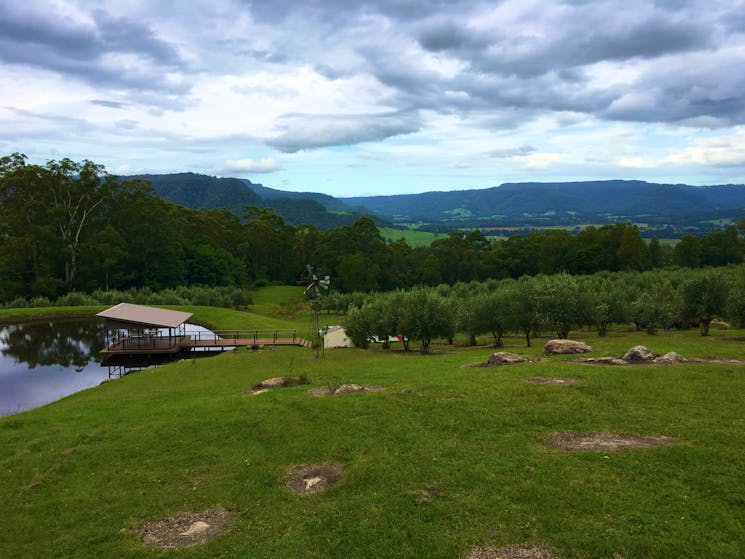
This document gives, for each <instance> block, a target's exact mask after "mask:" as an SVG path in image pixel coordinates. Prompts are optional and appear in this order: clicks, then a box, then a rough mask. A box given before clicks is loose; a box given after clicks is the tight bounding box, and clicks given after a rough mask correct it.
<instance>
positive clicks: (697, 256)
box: [673, 235, 701, 268]
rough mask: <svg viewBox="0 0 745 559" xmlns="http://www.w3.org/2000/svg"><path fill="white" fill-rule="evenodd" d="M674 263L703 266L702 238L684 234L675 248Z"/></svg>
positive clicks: (696, 266) (686, 266)
mask: <svg viewBox="0 0 745 559" xmlns="http://www.w3.org/2000/svg"><path fill="white" fill-rule="evenodd" d="M673 263H674V264H675V265H676V266H682V267H684V268H698V267H699V266H701V239H699V238H698V237H695V236H693V235H683V236H682V237H681V238H680V240H679V241H678V242H677V244H676V245H675V248H674V249H673Z"/></svg>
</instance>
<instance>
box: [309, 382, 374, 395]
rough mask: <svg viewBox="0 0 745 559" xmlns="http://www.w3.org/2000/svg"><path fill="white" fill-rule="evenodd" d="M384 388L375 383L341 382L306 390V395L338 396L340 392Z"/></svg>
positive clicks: (371, 390)
mask: <svg viewBox="0 0 745 559" xmlns="http://www.w3.org/2000/svg"><path fill="white" fill-rule="evenodd" d="M381 390H384V388H383V387H382V386H378V385H377V384H342V385H341V386H337V387H333V386H324V387H323V388H313V389H311V390H308V396H311V397H314V398H320V397H323V396H338V395H341V394H357V393H359V392H380V391H381Z"/></svg>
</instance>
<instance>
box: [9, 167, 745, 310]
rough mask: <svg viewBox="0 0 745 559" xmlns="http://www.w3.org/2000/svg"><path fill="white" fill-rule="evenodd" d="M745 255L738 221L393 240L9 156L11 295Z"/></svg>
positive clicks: (445, 275)
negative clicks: (308, 271)
mask: <svg viewBox="0 0 745 559" xmlns="http://www.w3.org/2000/svg"><path fill="white" fill-rule="evenodd" d="M742 259H743V241H742V240H741V238H740V235H739V233H738V231H737V229H735V228H734V227H730V228H729V229H726V230H724V231H715V232H711V233H709V234H707V235H706V236H705V237H700V238H699V237H694V236H691V235H688V236H685V237H683V238H682V239H681V241H680V242H679V243H678V244H677V245H676V246H675V247H674V248H672V247H670V246H667V245H664V244H662V243H660V242H659V241H658V240H657V239H652V241H650V242H649V243H647V242H645V241H644V240H643V239H642V238H641V236H640V234H639V229H638V228H637V227H636V226H635V225H632V224H630V223H618V224H613V225H606V226H601V227H587V228H585V229H583V230H582V231H581V232H579V233H578V234H571V233H569V232H567V231H563V230H559V229H556V230H545V231H537V232H532V233H530V234H529V235H527V236H514V237H511V238H509V239H506V240H500V241H490V240H489V239H487V238H486V237H485V236H484V235H483V234H482V233H481V232H479V231H478V230H472V231H468V232H463V231H454V232H451V233H449V234H448V235H447V236H446V237H444V238H441V239H438V240H436V241H434V242H433V243H432V244H431V245H430V246H429V247H417V248H412V247H410V246H409V245H408V244H407V243H406V242H405V241H403V240H398V241H394V242H391V243H386V242H385V241H384V240H383V238H382V237H381V236H380V234H379V232H378V229H377V227H376V225H375V223H374V222H373V221H372V220H371V219H370V218H368V217H360V218H358V219H357V220H356V221H355V222H354V223H352V224H351V225H348V226H343V227H337V228H333V229H330V230H327V231H320V230H318V229H317V228H316V227H314V226H312V225H307V224H299V225H290V224H288V223H286V222H285V220H284V219H283V218H282V217H280V216H279V215H278V214H277V213H276V212H275V211H274V210H273V209H271V208H263V207H259V206H248V207H246V208H244V210H243V212H242V219H241V218H239V217H237V216H236V215H235V214H234V213H231V212H230V211H228V210H226V209H200V210H195V209H190V208H186V207H183V206H179V205H176V204H174V203H172V202H168V201H166V200H163V199H162V198H160V197H158V196H157V195H155V193H154V191H153V189H152V186H151V185H150V183H149V182H148V181H147V180H144V179H142V178H135V179H127V180H119V179H117V177H114V176H112V175H109V174H108V173H106V171H105V169H104V168H103V167H102V166H100V165H97V164H95V163H93V162H91V161H87V160H86V161H82V162H73V161H71V160H69V159H62V160H60V161H50V162H48V163H47V164H46V165H31V164H28V163H27V161H26V158H25V156H23V155H20V154H12V155H9V156H6V157H2V158H0V301H8V300H10V299H13V298H16V297H26V298H31V297H47V298H56V297H58V296H60V295H64V294H65V293H69V292H72V291H82V292H91V291H94V290H109V289H132V288H149V289H152V290H161V289H167V288H174V287H177V286H189V285H201V286H236V287H250V286H252V285H256V284H257V283H261V282H279V283H285V284H294V283H296V282H297V281H298V280H299V279H300V276H301V274H302V272H303V270H305V266H306V264H312V265H313V266H314V269H315V270H316V272H317V273H319V274H322V275H326V274H328V275H330V276H331V277H332V285H333V287H334V288H335V289H337V290H339V291H367V292H370V291H378V290H394V289H398V288H406V287H411V286H417V285H424V286H427V285H429V286H436V285H439V284H450V285H453V284H456V283H458V282H470V281H473V280H479V281H484V280H489V279H504V278H519V277H521V276H524V275H529V276H532V275H536V274H553V273H561V272H564V273H568V274H593V273H595V272H598V271H611V272H615V271H624V270H626V271H641V270H648V269H652V268H660V267H665V266H670V265H677V266H685V267H694V268H695V267H702V266H704V267H708V266H724V265H727V264H736V263H740V262H742Z"/></svg>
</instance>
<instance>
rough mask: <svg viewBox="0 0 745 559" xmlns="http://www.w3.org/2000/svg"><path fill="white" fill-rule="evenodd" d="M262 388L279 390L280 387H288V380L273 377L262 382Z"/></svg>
mask: <svg viewBox="0 0 745 559" xmlns="http://www.w3.org/2000/svg"><path fill="white" fill-rule="evenodd" d="M261 386H262V387H264V388H277V387H280V386H287V379H286V378H285V377H273V378H268V379H266V380H262V381H261Z"/></svg>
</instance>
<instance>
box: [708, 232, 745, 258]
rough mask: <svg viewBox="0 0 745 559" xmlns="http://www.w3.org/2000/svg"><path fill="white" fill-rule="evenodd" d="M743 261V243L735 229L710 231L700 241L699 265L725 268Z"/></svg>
mask: <svg viewBox="0 0 745 559" xmlns="http://www.w3.org/2000/svg"><path fill="white" fill-rule="evenodd" d="M742 260H743V242H742V240H741V239H740V236H739V235H738V233H737V229H736V228H735V227H728V228H727V229H725V230H724V231H711V232H709V233H707V234H706V236H705V237H704V238H703V239H702V240H701V265H703V266H726V265H727V264H739V263H740V262H742Z"/></svg>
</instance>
